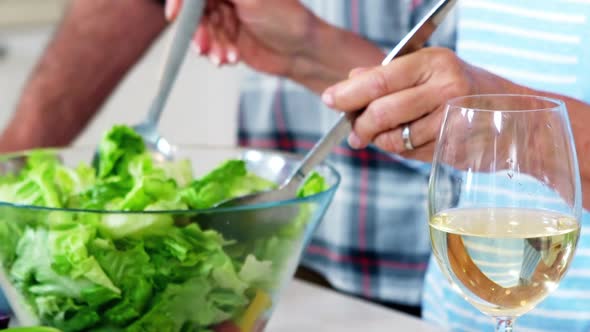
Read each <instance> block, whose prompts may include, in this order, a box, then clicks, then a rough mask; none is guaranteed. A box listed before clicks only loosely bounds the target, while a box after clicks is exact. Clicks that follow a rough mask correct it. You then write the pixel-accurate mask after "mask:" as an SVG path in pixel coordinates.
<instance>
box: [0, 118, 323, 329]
mask: <svg viewBox="0 0 590 332" xmlns="http://www.w3.org/2000/svg"><path fill="white" fill-rule="evenodd" d="M99 152H100V154H99V156H100V158H98V162H97V163H95V164H94V165H90V164H89V163H82V164H80V165H78V166H77V167H75V168H70V167H67V166H66V165H64V164H63V163H62V162H61V161H60V159H59V157H58V155H57V154H55V153H53V152H51V151H45V150H39V151H33V152H31V153H30V154H29V155H28V158H27V161H26V165H25V166H24V167H23V168H22V169H21V170H19V171H18V173H16V174H5V175H2V176H0V201H4V202H12V203H17V204H19V205H34V206H42V207H50V208H67V209H78V210H75V211H71V210H69V211H62V210H59V209H57V210H55V209H36V210H35V209H28V208H14V207H12V206H1V205H0V210H1V211H0V238H1V239H2V241H0V262H1V264H2V267H3V268H2V271H3V272H2V279H4V282H5V283H9V284H10V285H11V287H12V288H13V289H14V290H15V294H19V302H22V305H23V307H24V308H26V310H27V312H28V314H29V315H30V319H31V322H29V323H35V324H38V325H46V326H51V327H55V328H58V329H60V330H62V331H129V332H134V331H148V332H149V331H154V332H155V331H158V332H168V331H170V332H173V331H178V332H191V331H193V332H205V331H221V330H222V329H223V328H222V329H218V327H220V326H221V327H223V326H225V327H227V326H228V324H231V326H232V328H233V330H231V331H241V332H250V331H252V330H253V329H254V328H255V327H254V325H255V324H256V323H258V322H256V320H258V319H260V316H261V315H262V313H263V311H264V310H265V309H266V308H268V307H269V306H270V302H271V294H272V292H273V291H274V289H275V287H277V285H276V283H277V282H278V279H279V277H278V274H280V272H281V269H282V268H283V265H284V264H286V262H285V260H287V259H288V252H290V250H291V247H289V246H291V245H293V242H294V241H295V240H294V238H295V237H298V236H299V235H297V234H301V231H302V230H303V227H304V224H305V222H306V221H307V220H308V219H309V215H308V214H309V213H311V212H310V211H309V210H306V209H304V208H303V209H300V215H299V216H298V217H297V220H294V221H293V222H289V223H288V224H287V226H285V227H283V228H282V229H280V230H278V231H277V232H276V233H275V234H272V235H271V236H265V237H263V238H256V239H252V241H251V243H250V242H249V243H236V242H237V241H234V240H232V239H228V238H224V236H223V235H222V234H221V233H219V232H218V231H215V230H212V229H204V228H201V227H200V226H199V225H198V223H195V222H190V221H191V214H186V215H182V214H179V213H176V214H167V213H145V214H138V213H94V212H88V210H90V211H98V210H108V211H146V212H147V211H162V210H194V209H205V208H209V207H213V206H215V205H216V204H218V203H220V202H222V201H224V200H226V199H229V198H232V197H236V196H241V195H244V194H248V193H253V192H256V191H261V190H266V189H270V188H273V187H275V185H276V184H275V183H273V182H270V181H268V180H266V179H264V178H261V177H259V176H257V175H255V174H253V173H250V172H248V171H247V169H246V164H245V162H244V161H241V160H227V161H226V162H224V163H222V164H221V165H219V166H218V167H217V168H215V169H213V170H211V171H210V172H209V173H208V174H206V175H204V176H202V177H200V178H194V177H193V173H192V165H191V163H190V162H189V161H187V160H179V161H173V162H155V161H154V160H153V159H152V156H151V154H150V153H149V152H148V150H147V149H146V146H145V145H144V143H143V141H142V139H141V137H140V136H139V135H137V134H136V133H135V132H134V131H133V130H132V129H130V128H129V127H126V126H115V127H113V128H112V129H111V130H110V131H108V132H107V133H105V135H104V137H103V139H102V140H101V142H100V144H99ZM325 189H326V183H325V181H324V179H323V178H322V177H321V176H320V175H318V174H313V175H312V176H310V177H309V178H308V180H307V181H306V183H305V184H304V186H303V187H302V188H300V191H299V195H300V196H307V195H313V194H316V193H318V192H321V191H323V190H325ZM179 221H180V222H179ZM4 288H5V289H6V287H4ZM13 301H14V299H13ZM228 331H229V330H228Z"/></svg>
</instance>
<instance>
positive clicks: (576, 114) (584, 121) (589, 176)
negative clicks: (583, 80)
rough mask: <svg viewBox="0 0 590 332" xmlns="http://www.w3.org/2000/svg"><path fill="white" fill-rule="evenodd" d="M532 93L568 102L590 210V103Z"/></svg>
mask: <svg viewBox="0 0 590 332" xmlns="http://www.w3.org/2000/svg"><path fill="white" fill-rule="evenodd" d="M530 93H531V94H536V95H541V96H546V97H550V98H555V99H560V100H563V101H564V102H565V103H566V107H567V109H568V114H569V118H570V123H571V126H572V131H573V135H574V141H575V144H576V150H577V155H578V163H579V167H580V175H581V178H582V192H583V195H582V196H583V198H584V202H583V203H584V208H586V209H589V210H590V162H589V161H588V158H589V157H588V155H589V154H590V130H589V129H588V124H590V105H588V104H586V103H583V102H581V101H579V100H576V99H574V98H569V97H566V96H563V95H559V94H554V93H548V92H544V91H536V90H530Z"/></svg>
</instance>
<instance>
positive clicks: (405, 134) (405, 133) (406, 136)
mask: <svg viewBox="0 0 590 332" xmlns="http://www.w3.org/2000/svg"><path fill="white" fill-rule="evenodd" d="M402 140H403V141H404V147H405V148H406V150H408V151H410V150H414V145H412V140H411V139H410V125H409V124H406V125H404V128H403V129H402Z"/></svg>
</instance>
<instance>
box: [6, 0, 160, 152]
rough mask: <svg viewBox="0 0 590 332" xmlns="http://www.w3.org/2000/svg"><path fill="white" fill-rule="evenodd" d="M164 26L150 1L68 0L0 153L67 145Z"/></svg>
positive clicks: (154, 4)
mask: <svg viewBox="0 0 590 332" xmlns="http://www.w3.org/2000/svg"><path fill="white" fill-rule="evenodd" d="M165 26H166V21H165V18H164V16H163V13H162V6H161V5H159V4H158V3H157V2H156V1H154V0H124V1H112V0H73V1H72V4H71V5H70V8H69V9H68V11H67V13H66V15H65V17H64V20H63V22H62V23H61V26H60V27H59V29H58V31H57V33H56V34H55V36H54V38H53V40H52V41H51V42H50V43H49V45H48V47H47V49H46V51H45V53H44V55H43V56H42V58H41V60H40V61H39V63H38V64H37V66H36V68H35V69H34V71H33V73H32V75H31V77H30V78H29V81H28V83H27V84H26V86H25V88H24V90H23V93H22V96H21V99H20V101H19V103H18V105H17V109H16V112H15V113H14V116H13V118H12V119H11V121H10V122H9V124H8V126H7V128H6V129H5V130H4V132H3V133H2V135H1V136H0V152H7V151H16V150H22V149H29V148H33V147H48V146H62V145H66V144H68V143H70V142H71V141H72V140H73V139H74V138H75V137H76V136H77V135H78V134H79V133H80V132H81V131H82V129H84V127H85V126H86V124H87V123H88V122H89V121H90V119H91V118H92V117H93V115H94V114H95V113H96V112H97V111H98V110H99V108H100V106H101V105H102V104H103V102H104V101H105V100H106V98H107V97H108V96H109V94H110V93H111V92H112V91H113V89H114V88H115V87H116V86H117V84H118V83H119V81H120V80H121V79H122V78H123V76H124V75H125V74H126V73H127V71H128V70H129V69H130V68H131V67H132V66H133V65H134V64H135V63H136V62H137V61H138V60H139V58H140V57H141V56H142V55H143V53H144V52H145V51H146V49H147V48H148V47H149V46H150V44H151V43H152V42H153V41H154V39H155V38H156V37H157V36H158V35H159V33H160V32H161V31H162V30H163V29H164V28H165Z"/></svg>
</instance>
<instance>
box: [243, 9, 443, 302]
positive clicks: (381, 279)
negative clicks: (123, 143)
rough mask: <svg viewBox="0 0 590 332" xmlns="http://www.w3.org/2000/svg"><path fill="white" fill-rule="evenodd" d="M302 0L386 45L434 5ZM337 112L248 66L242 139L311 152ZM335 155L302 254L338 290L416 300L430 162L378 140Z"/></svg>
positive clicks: (425, 241)
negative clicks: (329, 198)
mask: <svg viewBox="0 0 590 332" xmlns="http://www.w3.org/2000/svg"><path fill="white" fill-rule="evenodd" d="M304 3H305V4H306V5H307V6H309V8H310V9H312V10H313V11H314V12H315V13H316V14H318V15H319V16H321V17H323V18H324V19H326V20H327V21H328V22H330V23H332V24H334V25H337V26H340V27H344V28H346V29H349V30H352V31H354V32H357V33H358V34H360V35H361V36H363V37H365V38H368V39H369V40H371V41H373V42H374V43H376V44H377V45H379V46H380V47H382V48H383V49H389V48H392V47H393V46H395V44H396V43H397V42H398V41H399V40H400V39H401V38H402V37H403V36H404V35H405V34H406V33H407V32H408V31H409V30H410V29H411V28H412V26H413V24H414V22H415V21H416V20H417V19H419V17H417V14H414V11H415V10H417V9H422V6H428V5H429V3H423V4H421V5H420V4H418V2H417V1H410V0H406V1H401V0H400V1H392V0H371V1H362V0H315V1H310V0H307V1H304ZM449 31H451V29H449ZM446 37H448V38H454V35H452V33H450V32H448V33H447V35H446ZM437 38H438V42H440V41H442V40H444V39H445V38H443V36H442V35H441V36H439V37H437ZM445 43H446V44H445V45H452V43H451V42H450V41H447V40H445ZM336 120H337V113H336V112H334V111H332V110H330V109H328V108H326V107H325V106H324V105H323V104H322V103H321V101H320V100H319V99H318V97H317V96H316V95H314V94H312V93H311V92H309V91H308V90H306V89H304V88H303V87H301V86H299V85H297V84H295V83H293V82H290V81H287V80H284V79H280V78H277V77H273V76H267V75H263V74H259V73H254V72H251V73H249V74H248V75H246V78H245V80H244V82H243V87H242V94H241V99H240V118H239V142H240V144H241V145H242V146H249V147H259V148H272V149H279V150H284V151H290V152H297V153H305V152H307V151H308V150H309V149H310V148H311V147H312V146H313V144H314V143H315V142H316V141H317V140H318V139H319V138H320V137H321V135H322V134H323V133H325V132H326V131H327V130H328V129H329V128H330V126H331V125H332V124H333V123H334V122H335V121H336ZM330 161H331V162H332V163H333V164H334V165H335V166H336V167H337V169H338V170H339V172H340V173H341V174H342V179H343V181H342V184H341V187H340V189H339V190H338V192H337V194H336V196H335V198H334V201H333V203H332V205H331V207H330V209H329V211H328V212H327V213H326V215H325V218H324V220H323V221H322V223H321V224H320V226H319V227H318V229H317V231H316V232H315V234H314V236H313V238H312V240H311V243H310V245H309V246H308V247H307V249H306V252H305V255H304V258H303V264H304V265H305V266H306V267H308V268H311V269H313V270H315V271H317V272H319V273H320V274H322V275H323V276H324V277H325V278H326V279H327V280H328V281H329V282H330V283H331V284H332V286H334V287H336V288H337V289H340V290H342V291H345V292H348V293H352V294H355V295H359V296H362V297H366V298H369V299H372V300H376V301H382V302H387V303H395V304H403V305H411V306H418V305H419V303H420V298H421V291H422V283H423V278H424V272H425V269H426V265H427V262H428V258H429V256H430V242H429V236H428V228H427V211H426V198H427V195H426V194H427V182H428V174H427V172H424V171H423V170H420V167H422V166H420V167H417V166H416V164H413V163H411V162H405V161H404V160H400V159H399V158H396V157H394V156H391V155H390V154H387V153H383V152H381V151H379V150H377V149H375V148H368V149H365V150H361V151H355V150H352V149H350V148H349V147H348V146H347V145H346V144H342V145H340V146H339V147H338V148H336V149H335V151H334V153H333V154H332V155H331V157H330Z"/></svg>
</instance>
